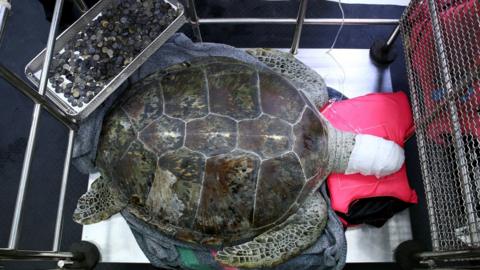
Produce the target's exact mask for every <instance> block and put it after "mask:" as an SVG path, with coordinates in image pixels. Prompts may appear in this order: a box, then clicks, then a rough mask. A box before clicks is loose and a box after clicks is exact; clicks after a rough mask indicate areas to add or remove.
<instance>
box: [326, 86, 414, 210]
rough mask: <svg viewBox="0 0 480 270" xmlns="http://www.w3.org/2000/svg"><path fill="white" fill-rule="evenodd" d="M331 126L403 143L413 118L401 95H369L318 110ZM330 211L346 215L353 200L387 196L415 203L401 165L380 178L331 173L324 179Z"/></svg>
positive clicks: (411, 128) (398, 93)
mask: <svg viewBox="0 0 480 270" xmlns="http://www.w3.org/2000/svg"><path fill="white" fill-rule="evenodd" d="M321 112H322V114H323V115H324V116H325V117H326V118H327V119H328V120H329V121H330V122H331V123H332V125H333V126H334V127H336V128H337V129H340V130H344V131H350V132H355V133H361V134H370V135H375V136H379V137H383V138H385V139H389V140H392V141H395V142H396V143H397V144H399V145H400V146H402V147H403V146H404V141H405V140H406V139H407V138H408V137H409V136H411V135H412V134H413V131H414V128H413V119H412V112H411V109H410V105H409V102H408V98H407V96H406V95H405V94H404V93H403V92H396V93H380V94H369V95H366V96H362V97H358V98H353V99H349V100H344V101H339V102H334V103H332V104H329V105H327V106H326V107H325V108H323V110H322V111H321ZM327 185H328V189H329V192H330V196H331V202H332V208H333V209H334V210H335V211H338V212H341V213H347V212H348V208H349V205H350V204H351V203H353V202H354V201H356V200H360V199H366V198H372V197H385V196H391V197H394V198H398V199H399V200H402V201H404V202H406V203H417V195H416V193H415V191H414V190H413V189H411V188H410V185H409V184H408V179H407V174H406V169H405V165H404V166H403V167H402V168H401V169H400V170H399V171H398V172H396V173H394V174H391V175H388V176H386V177H382V178H380V179H378V178H376V177H375V176H364V175H361V174H351V175H345V174H338V173H334V174H331V175H330V176H329V177H328V179H327Z"/></svg>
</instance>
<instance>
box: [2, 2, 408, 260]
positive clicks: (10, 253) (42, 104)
mask: <svg viewBox="0 0 480 270" xmlns="http://www.w3.org/2000/svg"><path fill="white" fill-rule="evenodd" d="M72 1H74V3H75V4H76V6H77V7H78V8H79V10H81V11H86V10H87V5H85V3H84V2H83V1H82V0H72ZM0 2H3V3H7V4H8V5H9V1H5V0H4V1H0ZM63 2H64V1H63V0H57V1H56V4H55V9H54V13H53V18H52V23H51V26H50V31H49V36H48V42H47V47H46V53H45V60H44V62H43V68H42V75H41V78H40V83H39V88H38V89H34V88H32V87H31V86H30V85H28V84H27V83H25V82H24V81H23V80H22V79H20V78H19V77H17V76H16V75H15V74H13V73H12V72H10V71H9V70H8V69H6V68H5V67H3V66H0V75H1V76H2V77H3V78H4V79H5V80H6V81H7V82H9V83H10V84H12V85H13V86H14V87H15V88H16V89H17V90H19V91H21V92H22V93H23V94H25V95H27V96H28V97H29V98H30V99H32V100H33V101H34V102H35V105H34V109H33V116H32V123H31V127H30V133H29V139H28V143H27V147H26V150H25V156H24V162H23V169H22V174H21V178H20V185H19V190H18V195H17V200H16V206H15V212H14V217H13V221H12V227H11V233H10V238H9V244H8V247H7V248H0V260H50V261H52V260H53V261H57V262H58V267H59V268H71V269H92V268H93V267H94V266H95V264H96V263H97V262H98V260H99V253H98V250H97V249H96V247H95V246H94V245H92V244H90V243H88V242H80V243H77V244H75V245H73V246H72V248H71V250H69V251H59V244H60V239H61V233H62V219H63V205H64V201H65V193H66V187H67V181H68V175H69V167H70V159H71V155H72V147H73V141H74V137H75V130H76V129H77V125H78V123H76V122H75V120H74V119H72V118H70V117H68V116H66V115H65V113H64V112H62V110H60V109H58V108H57V107H55V106H52V105H51V103H49V102H48V100H47V98H46V97H45V95H44V94H45V91H46V86H47V74H48V72H46V71H47V70H49V65H50V62H51V59H52V54H53V50H54V47H55V37H56V33H57V28H58V24H59V18H60V14H61V10H62V5H63ZM13 4H14V3H13ZM307 4H308V1H307V0H301V1H300V5H299V9H298V17H297V18H296V19H289V18H281V19H269V18H241V19H240V18H223V19H215V18H198V16H197V14H196V10H195V3H194V0H188V1H187V2H186V3H185V8H186V11H187V14H188V17H189V23H190V24H191V25H192V29H193V32H194V35H195V37H196V39H197V40H198V41H201V40H202V37H201V31H200V25H201V24H223V23H230V24H232V23H234V24H295V25H296V27H295V31H294V33H293V39H292V46H291V50H290V51H291V53H293V54H295V53H296V52H297V50H298V47H299V42H300V38H301V33H302V27H303V25H304V24H315V25H340V24H341V23H344V24H346V25H379V24H382V25H393V26H396V27H395V29H394V31H393V32H392V34H391V36H390V37H389V38H388V39H387V40H386V41H383V42H377V43H376V44H374V46H373V47H372V50H371V56H372V58H374V59H376V60H378V61H379V62H382V63H388V62H391V61H393V57H392V54H391V53H390V48H391V46H392V44H393V42H394V40H395V38H396V37H397V35H398V33H399V27H398V23H399V20H396V19H345V20H342V19H306V18H305V13H306V9H307ZM8 5H0V37H1V30H2V29H3V26H4V24H5V22H6V17H7V15H8V9H9V7H8ZM42 108H43V109H45V110H46V111H48V112H49V113H50V114H51V115H53V116H54V117H55V118H56V119H58V120H59V121H60V122H61V123H62V124H64V125H65V126H66V127H68V128H69V133H68V147H67V150H66V153H65V161H64V168H63V175H62V180H61V190H60V197H59V203H58V209H57V218H56V226H55V232H54V237H53V238H54V241H53V246H52V249H51V250H48V251H38V250H19V249H18V240H19V232H20V222H21V219H22V208H23V203H24V199H25V190H26V187H27V184H28V178H29V171H30V164H31V160H32V152H33V149H34V144H35V140H36V135H37V129H38V123H39V116H40V113H41V110H42Z"/></svg>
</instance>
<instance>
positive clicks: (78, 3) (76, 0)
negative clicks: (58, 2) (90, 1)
mask: <svg viewBox="0 0 480 270" xmlns="http://www.w3.org/2000/svg"><path fill="white" fill-rule="evenodd" d="M72 1H73V4H74V5H75V7H76V8H77V9H78V10H79V11H80V12H81V13H82V14H83V13H85V12H87V11H88V5H87V4H86V3H85V1H83V0H72Z"/></svg>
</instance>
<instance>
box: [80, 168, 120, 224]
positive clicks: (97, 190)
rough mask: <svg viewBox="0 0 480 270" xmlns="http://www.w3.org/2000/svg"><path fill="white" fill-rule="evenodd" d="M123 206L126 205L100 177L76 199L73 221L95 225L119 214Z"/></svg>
mask: <svg viewBox="0 0 480 270" xmlns="http://www.w3.org/2000/svg"><path fill="white" fill-rule="evenodd" d="M125 206H126V203H124V202H122V201H121V200H120V199H119V196H118V195H117V194H116V193H115V192H114V191H113V190H112V188H111V187H110V184H109V183H108V182H107V181H105V180H104V179H103V178H101V177H100V178H99V179H97V180H95V181H94V182H93V183H92V186H91V187H90V190H89V191H87V192H86V193H85V194H83V195H82V196H81V197H80V199H78V203H77V208H76V209H75V211H74V213H73V220H74V221H75V222H77V223H80V224H83V225H87V224H93V223H97V222H100V221H102V220H106V219H108V218H109V217H111V216H112V215H114V214H116V213H118V212H120V210H122V209H123V208H124V207H125Z"/></svg>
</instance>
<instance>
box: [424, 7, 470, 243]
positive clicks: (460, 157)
mask: <svg viewBox="0 0 480 270" xmlns="http://www.w3.org/2000/svg"><path fill="white" fill-rule="evenodd" d="M428 6H429V9H430V16H431V17H432V24H433V33H434V35H435V49H436V51H437V56H438V58H439V59H438V60H439V62H440V67H441V72H440V75H441V77H442V79H443V81H444V82H445V88H446V89H447V92H448V105H449V106H448V107H449V111H450V118H451V120H452V128H453V132H454V136H453V137H454V142H455V143H454V149H455V152H456V159H457V162H458V164H459V166H458V169H459V171H460V180H461V181H462V185H461V189H462V193H463V197H464V204H465V208H466V209H467V220H468V227H469V233H470V235H469V236H470V241H471V243H477V242H478V241H479V235H478V230H477V226H476V223H477V218H476V210H475V209H474V202H473V199H472V195H473V193H472V190H471V187H470V177H469V173H468V170H467V158H466V153H465V146H464V144H463V139H462V128H461V126H460V121H459V116H458V109H457V105H456V100H455V98H454V95H455V93H456V91H455V89H454V87H453V84H452V78H451V76H450V74H451V73H450V70H449V69H450V67H449V64H448V59H447V55H446V48H445V46H444V44H443V40H442V39H443V37H444V35H442V28H441V27H440V21H439V19H438V12H437V6H436V4H435V1H434V0H429V1H428ZM472 180H473V179H472ZM434 248H436V251H438V248H439V247H434Z"/></svg>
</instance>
